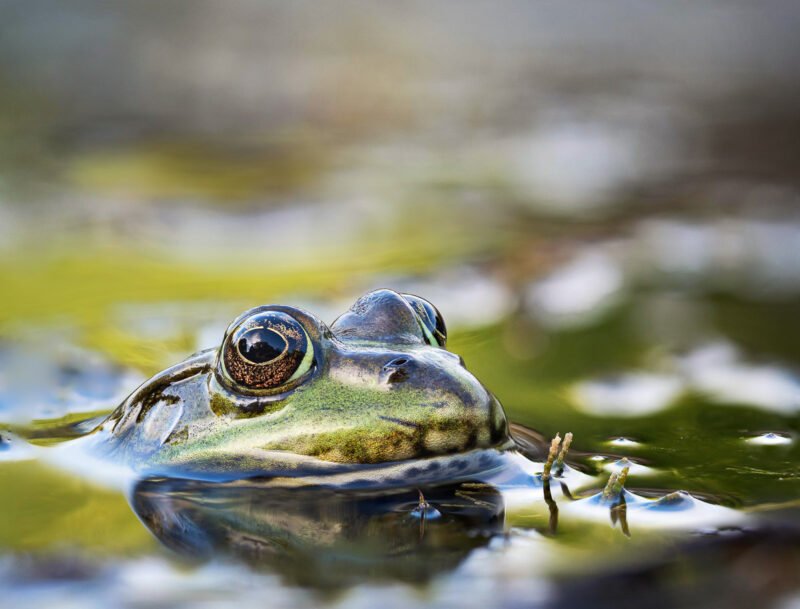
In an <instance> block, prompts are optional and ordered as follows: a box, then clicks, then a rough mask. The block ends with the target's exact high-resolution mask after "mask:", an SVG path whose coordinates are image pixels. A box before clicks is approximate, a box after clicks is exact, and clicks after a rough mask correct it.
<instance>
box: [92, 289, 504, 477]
mask: <svg viewBox="0 0 800 609" xmlns="http://www.w3.org/2000/svg"><path fill="white" fill-rule="evenodd" d="M446 346H447V326H446V324H445V320H444V318H443V316H442V314H441V312H440V311H439V310H438V309H437V308H436V307H435V306H434V305H433V304H432V303H431V302H430V301H428V300H426V299H424V298H422V297H420V296H417V295H414V294H409V293H401V292H397V291H394V290H391V289H387V288H382V289H377V290H373V291H370V292H368V293H366V294H364V295H363V296H361V297H360V298H358V299H357V300H356V301H355V303H354V304H353V305H352V306H351V307H350V308H349V309H348V310H347V311H346V312H345V313H343V314H342V315H340V316H339V317H338V318H337V319H336V320H335V321H334V322H333V323H332V324H331V325H327V324H326V323H325V322H323V321H322V320H321V319H320V318H318V317H316V316H315V315H313V314H311V313H309V312H307V311H305V310H303V309H300V308H297V307H292V306H288V305H277V304H271V305H261V306H257V307H254V308H251V309H249V310H247V311H245V312H244V313H242V314H241V315H239V316H238V317H237V318H236V319H234V320H233V321H232V322H231V323H230V325H229V326H228V328H227V330H226V331H225V333H224V336H223V337H222V341H221V343H220V346H219V347H217V348H212V349H207V350H204V351H200V352H198V353H196V354H194V355H191V356H190V357H188V358H187V359H186V360H184V361H182V362H180V363H178V364H176V365H174V366H171V367H169V368H167V369H166V370H164V371H162V372H160V373H158V374H156V375H155V376H153V377H152V378H150V379H149V380H148V381H146V382H144V383H143V384H142V385H141V386H140V387H138V388H137V389H136V390H135V391H133V393H131V394H130V396H128V397H127V399H125V400H124V401H123V402H122V403H121V404H120V405H119V407H118V408H116V409H115V410H114V411H113V412H112V413H111V414H110V415H109V416H108V417H107V418H106V419H105V420H104V421H102V423H100V424H99V425H98V426H97V427H96V428H95V429H94V430H93V431H92V432H91V433H89V434H88V435H87V436H86V437H85V438H84V440H85V441H86V442H87V443H89V444H90V445H91V449H92V451H93V453H94V454H100V455H101V456H102V457H103V458H105V459H111V460H113V461H114V462H116V463H123V464H126V465H128V466H130V467H131V468H133V469H134V470H135V471H137V472H138V473H139V474H141V475H166V476H172V477H190V478H196V479H207V480H216V481H224V480H234V479H241V478H252V477H258V478H261V479H264V480H271V481H273V482H274V483H276V484H280V485H282V486H305V485H309V484H311V485H314V484H316V485H325V486H341V487H373V488H374V487H390V486H399V485H407V484H415V485H421V484H432V483H436V482H442V481H448V482H450V481H454V480H459V479H466V478H481V477H482V476H483V477H486V476H488V474H489V473H490V472H496V471H498V470H501V469H503V468H504V467H506V466H507V465H508V462H509V459H511V460H514V459H515V457H514V456H513V454H514V453H515V450H514V449H515V443H514V441H513V439H512V438H511V435H510V433H509V423H508V419H507V416H506V413H505V411H504V409H503V406H502V405H501V404H500V402H499V400H498V399H497V398H496V397H495V396H494V394H493V393H492V392H490V391H489V390H488V389H487V388H486V387H485V386H484V385H483V384H482V383H481V382H480V381H479V380H478V379H477V378H476V377H475V376H474V375H473V374H472V373H471V372H470V371H469V370H468V369H467V367H466V365H465V362H464V360H463V359H462V358H461V357H460V356H459V355H457V354H455V353H453V352H451V351H448V350H447V348H446Z"/></svg>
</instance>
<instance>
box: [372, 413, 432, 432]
mask: <svg viewBox="0 0 800 609" xmlns="http://www.w3.org/2000/svg"><path fill="white" fill-rule="evenodd" d="M378 418H379V419H381V420H383V421H387V422H389V423H396V424H397V425H402V426H404V427H410V428H412V429H420V428H421V427H422V425H420V424H419V423H414V421H406V420H405V419H401V418H399V417H390V416H387V415H383V414H379V415H378Z"/></svg>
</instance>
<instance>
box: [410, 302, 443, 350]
mask: <svg viewBox="0 0 800 609" xmlns="http://www.w3.org/2000/svg"><path fill="white" fill-rule="evenodd" d="M402 296H403V298H404V299H405V300H406V302H407V303H408V304H410V305H411V308H412V309H414V313H415V314H416V316H417V320H418V321H419V325H420V327H421V328H422V332H423V334H425V338H426V339H427V341H428V344H430V345H431V346H432V347H442V348H444V346H445V345H446V344H447V327H445V325H444V317H442V314H441V313H439V309H437V308H436V307H434V306H433V305H432V304H431V303H430V302H428V301H427V300H425V299H424V298H420V297H419V296H414V294H402Z"/></svg>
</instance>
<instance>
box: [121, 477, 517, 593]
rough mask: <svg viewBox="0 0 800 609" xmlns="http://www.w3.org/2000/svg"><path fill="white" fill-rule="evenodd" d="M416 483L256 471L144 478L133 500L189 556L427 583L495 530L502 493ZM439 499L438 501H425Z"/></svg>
mask: <svg viewBox="0 0 800 609" xmlns="http://www.w3.org/2000/svg"><path fill="white" fill-rule="evenodd" d="M425 492H426V495H425V499H426V500H427V501H429V502H430V503H429V504H428V506H427V509H426V508H423V509H422V510H420V508H419V506H420V503H419V500H418V495H417V493H416V492H415V491H409V490H405V489H394V490H391V491H387V492H358V491H342V490H339V489H321V488H315V489H311V488H292V489H286V488H274V487H269V486H264V485H262V484H261V483H260V481H257V480H251V481H242V482H238V483H231V482H227V483H216V482H206V481H198V480H176V479H170V478H157V479H148V480H142V481H140V482H138V483H137V484H136V486H135V487H134V490H133V493H132V494H131V505H132V507H133V509H134V511H135V512H136V514H137V515H138V516H139V518H140V519H141V520H142V522H144V523H145V525H147V527H148V528H149V529H150V530H151V531H152V532H153V533H154V534H155V535H156V536H157V537H158V539H159V540H160V541H161V542H162V543H163V544H164V545H165V546H167V547H168V548H170V549H172V550H175V551H176V552H178V553H179V554H181V555H183V556H186V557H188V558H190V559H192V560H198V559H199V560H206V559H210V558H213V557H215V556H217V555H219V554H222V555H223V556H225V555H227V556H234V557H236V558H238V559H240V560H243V561H245V562H246V563H248V564H250V565H252V566H254V567H256V568H259V569H261V568H265V567H266V568H268V569H270V570H273V571H276V572H277V573H280V574H281V575H282V576H283V577H285V578H286V579H287V580H288V581H290V582H292V583H297V584H301V585H307V586H311V587H314V588H339V587H343V586H348V585H350V584H353V583H357V582H359V581H364V580H375V579H377V580H383V579H391V580H400V581H408V582H424V581H428V580H430V579H432V578H434V577H435V576H437V575H439V574H441V573H444V572H447V571H449V570H451V569H453V568H455V567H456V566H457V565H458V564H459V563H460V562H461V561H462V560H464V559H465V558H466V557H467V556H468V555H469V553H470V552H471V551H472V550H474V549H475V548H478V547H483V546H485V545H486V544H487V543H488V542H489V540H491V539H492V537H494V536H496V535H498V534H502V533H503V530H504V524H505V513H504V504H503V498H502V495H501V493H500V492H499V491H498V490H497V489H495V488H494V487H492V486H490V485H486V484H480V483H470V482H465V483H460V484H452V485H441V486H437V487H434V488H430V489H426V491H425ZM433 505H436V506H437V507H436V508H433V507H431V506H433Z"/></svg>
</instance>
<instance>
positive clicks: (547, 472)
mask: <svg viewBox="0 0 800 609" xmlns="http://www.w3.org/2000/svg"><path fill="white" fill-rule="evenodd" d="M570 444H572V433H571V432H568V433H567V434H566V435H565V436H564V442H563V444H562V442H561V436H560V435H559V434H558V433H556V437H555V438H553V439H552V440H551V442H550V450H549V451H548V453H547V461H545V464H544V470H542V482H547V481H548V480H550V478H551V476H552V477H556V478H558V477H561V476H562V475H563V474H564V458H565V457H566V456H567V453H568V452H569V447H570ZM554 464H555V467H554Z"/></svg>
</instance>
